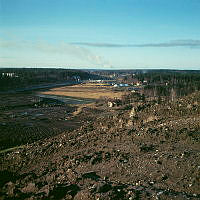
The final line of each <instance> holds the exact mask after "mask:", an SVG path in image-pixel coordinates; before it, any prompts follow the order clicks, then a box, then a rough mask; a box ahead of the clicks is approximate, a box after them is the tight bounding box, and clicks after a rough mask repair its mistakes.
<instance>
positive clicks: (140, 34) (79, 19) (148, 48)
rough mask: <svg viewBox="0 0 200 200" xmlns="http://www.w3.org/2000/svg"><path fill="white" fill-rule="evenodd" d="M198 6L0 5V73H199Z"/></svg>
mask: <svg viewBox="0 0 200 200" xmlns="http://www.w3.org/2000/svg"><path fill="white" fill-rule="evenodd" d="M199 10H200V1H199V0H59V1H55V0H0V67H62V68H65V67H67V68H69V67H70V68H104V69H130V68H132V69H139V68H169V69H200V56H199V55H200V23H199V21H200V12H199Z"/></svg>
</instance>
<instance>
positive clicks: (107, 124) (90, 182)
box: [0, 93, 200, 200]
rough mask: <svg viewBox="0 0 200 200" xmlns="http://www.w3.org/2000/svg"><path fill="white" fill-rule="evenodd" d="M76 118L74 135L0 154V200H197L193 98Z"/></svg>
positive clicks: (198, 150)
mask: <svg viewBox="0 0 200 200" xmlns="http://www.w3.org/2000/svg"><path fill="white" fill-rule="evenodd" d="M79 108H80V107H79ZM76 113H77V114H78V117H79V118H78V119H79V120H80V121H83V122H84V123H82V125H80V127H79V128H78V129H75V130H72V131H70V130H67V131H63V133H61V134H58V135H56V136H53V137H50V138H45V139H43V140H40V141H37V142H35V143H31V144H28V145H26V146H23V147H22V148H19V149H13V150H10V151H7V152H2V153H1V154H0V196H1V199H31V200H33V199H74V200H81V199H82V200H93V199H94V200H96V199H99V200H127V199H128V200H131V199H132V200H133V199H135V200H136V199H141V200H143V199H152V200H153V199H161V200H162V199H166V200H171V199H174V200H175V199H180V200H187V199H192V200H193V199H195V200H196V199H199V198H200V187H199V182H200V93H195V94H192V95H190V96H188V97H185V98H182V99H177V100H176V101H173V102H161V103H158V102H156V101H149V102H135V103H133V104H131V105H123V106H118V107H112V108H108V107H107V106H105V104H103V103H101V104H100V103H99V104H94V105H93V106H90V107H89V106H82V107H81V109H78V110H77V111H76Z"/></svg>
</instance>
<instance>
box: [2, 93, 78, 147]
mask: <svg viewBox="0 0 200 200" xmlns="http://www.w3.org/2000/svg"><path fill="white" fill-rule="evenodd" d="M75 110H76V106H70V105H67V104H64V103H63V102H60V101H57V100H54V99H48V98H39V97H36V96H35V94H31V93H17V94H6V95H3V94H1V95H0V150H5V149H8V148H12V147H16V146H19V145H25V144H27V143H32V142H35V141H37V140H40V139H43V138H49V137H51V136H53V135H56V134H59V133H62V132H63V131H65V130H73V129H74V128H77V127H79V126H80V122H79V121H77V120H75V119H72V113H73V112H74V111H75Z"/></svg>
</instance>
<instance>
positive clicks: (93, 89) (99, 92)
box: [41, 83, 125, 99]
mask: <svg viewBox="0 0 200 200" xmlns="http://www.w3.org/2000/svg"><path fill="white" fill-rule="evenodd" d="M41 94H49V95H61V96H69V97H76V98H89V99H99V98H101V97H106V98H121V97H122V95H124V94H125V91H116V90H114V89H113V87H112V86H108V85H105V84H95V83H86V84H81V85H73V86H65V87H59V88H53V89H50V90H48V91H45V92H41Z"/></svg>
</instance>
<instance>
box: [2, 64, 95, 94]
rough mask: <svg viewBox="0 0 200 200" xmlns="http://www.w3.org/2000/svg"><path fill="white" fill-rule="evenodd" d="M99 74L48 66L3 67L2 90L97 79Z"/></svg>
mask: <svg viewBox="0 0 200 200" xmlns="http://www.w3.org/2000/svg"><path fill="white" fill-rule="evenodd" d="M97 78H99V76H98V75H94V74H91V73H89V72H86V71H82V70H71V69H47V68H9V69H8V68H1V69H0V90H1V91H4V90H9V89H14V88H21V87H27V86H32V85H40V84H46V83H61V82H74V81H80V80H88V79H97Z"/></svg>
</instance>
